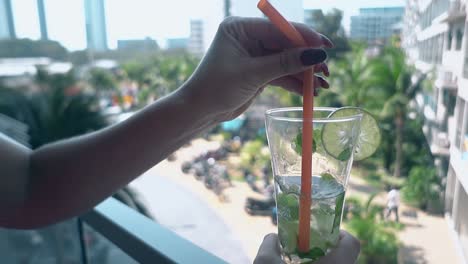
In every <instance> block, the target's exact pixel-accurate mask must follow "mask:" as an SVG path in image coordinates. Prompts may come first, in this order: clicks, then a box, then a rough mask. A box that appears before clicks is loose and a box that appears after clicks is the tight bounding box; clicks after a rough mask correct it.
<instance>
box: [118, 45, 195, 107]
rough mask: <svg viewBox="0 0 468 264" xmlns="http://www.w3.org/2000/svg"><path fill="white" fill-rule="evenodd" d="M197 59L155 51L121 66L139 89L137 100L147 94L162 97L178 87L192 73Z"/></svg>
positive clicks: (145, 96)
mask: <svg viewBox="0 0 468 264" xmlns="http://www.w3.org/2000/svg"><path fill="white" fill-rule="evenodd" d="M197 64H198V59H197V58H195V57H193V56H191V55H189V54H185V53H180V54H168V53H167V54H166V53H157V54H155V55H153V56H149V57H147V58H144V59H139V60H133V61H128V62H125V63H124V64H123V65H122V68H123V70H124V72H125V73H126V75H127V76H128V78H129V79H130V80H133V81H135V82H136V83H137V84H138V87H139V89H140V93H141V94H140V95H139V101H140V102H146V101H147V99H148V98H149V96H154V97H162V96H164V95H166V94H168V93H170V92H172V91H174V90H176V89H177V88H179V87H180V86H181V85H182V84H183V83H184V82H185V81H186V80H187V79H188V78H189V77H190V75H191V74H192V73H193V71H194V70H195V68H196V66H197Z"/></svg>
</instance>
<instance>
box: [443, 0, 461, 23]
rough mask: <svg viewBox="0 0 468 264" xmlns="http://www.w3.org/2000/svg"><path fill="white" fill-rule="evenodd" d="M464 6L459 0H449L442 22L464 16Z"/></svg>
mask: <svg viewBox="0 0 468 264" xmlns="http://www.w3.org/2000/svg"><path fill="white" fill-rule="evenodd" d="M465 16H466V6H465V3H462V2H461V1H460V0H455V1H450V5H449V8H448V10H447V13H446V16H445V17H444V18H445V19H444V20H443V22H453V21H457V20H460V19H463V18H465Z"/></svg>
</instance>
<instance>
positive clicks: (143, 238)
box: [80, 198, 226, 264]
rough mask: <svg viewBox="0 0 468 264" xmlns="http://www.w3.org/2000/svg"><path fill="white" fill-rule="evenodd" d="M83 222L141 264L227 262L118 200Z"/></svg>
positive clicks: (107, 202)
mask: <svg viewBox="0 0 468 264" xmlns="http://www.w3.org/2000/svg"><path fill="white" fill-rule="evenodd" d="M80 220H81V221H80V222H82V223H86V224H87V225H88V226H90V227H91V228H92V229H93V230H95V231H96V232H98V233H100V235H102V236H103V237H105V238H107V239H108V240H109V241H110V242H112V243H113V244H115V245H116V246H117V247H119V248H120V249H121V250H122V251H123V252H124V253H125V254H126V255H128V256H129V257H130V258H132V259H134V260H135V261H136V262H137V263H215V264H216V263H226V262H225V261H224V260H222V259H220V258H218V257H216V256H214V255H212V254H211V253H209V252H207V251H205V250H203V249H201V248H199V247H198V246H196V245H194V244H192V243H191V242H189V241H187V240H185V239H183V238H181V237H179V236H178V235H176V234H175V233H173V232H172V231H169V230H168V229H166V228H164V227H162V226H161V225H159V224H157V223H155V222H154V221H152V220H150V219H148V218H146V217H145V216H143V215H141V214H139V213H137V212H136V211H134V210H133V209H131V208H129V207H128V206H126V205H124V204H122V203H121V202H119V201H117V200H115V199H114V198H109V199H107V200H105V201H104V202H102V203H101V204H99V205H98V206H96V207H95V208H94V209H93V210H92V211H91V212H89V213H87V214H85V215H83V216H81V217H80ZM82 226H83V225H81V227H82ZM82 230H83V228H81V231H80V233H81V237H82V239H81V241H82V243H81V247H82V260H83V261H82V263H83V264H87V263H89V262H88V259H89V258H88V255H89V254H88V253H87V250H86V247H85V243H84V239H83V232H82Z"/></svg>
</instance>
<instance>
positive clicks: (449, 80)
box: [436, 69, 458, 89]
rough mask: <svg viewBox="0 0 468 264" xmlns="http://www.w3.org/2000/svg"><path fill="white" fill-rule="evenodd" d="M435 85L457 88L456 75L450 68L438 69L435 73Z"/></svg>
mask: <svg viewBox="0 0 468 264" xmlns="http://www.w3.org/2000/svg"><path fill="white" fill-rule="evenodd" d="M436 86H438V87H441V88H447V89H457V87H458V83H457V76H455V75H454V74H453V72H452V71H450V70H446V69H440V70H439V71H438V74H437V80H436Z"/></svg>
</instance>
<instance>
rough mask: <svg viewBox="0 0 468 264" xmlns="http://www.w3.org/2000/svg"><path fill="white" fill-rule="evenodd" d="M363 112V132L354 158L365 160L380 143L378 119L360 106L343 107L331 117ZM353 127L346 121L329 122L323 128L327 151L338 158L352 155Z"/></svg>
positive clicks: (323, 140) (323, 138)
mask: <svg viewBox="0 0 468 264" xmlns="http://www.w3.org/2000/svg"><path fill="white" fill-rule="evenodd" d="M356 114H362V120H361V132H360V134H359V137H358V139H357V144H356V148H355V151H354V160H363V159H365V158H368V157H370V156H371V155H372V154H374V152H375V151H376V150H377V148H378V147H379V145H380V138H381V135H380V128H379V125H378V124H377V120H375V118H374V117H373V116H372V114H370V113H369V112H367V111H366V110H364V109H361V108H358V107H342V108H340V109H338V110H336V111H334V112H333V113H331V114H330V115H329V116H328V117H329V118H343V117H349V116H353V115H356ZM351 129H352V127H350V126H349V124H347V123H346V122H344V123H341V122H336V123H327V124H325V125H324V126H323V129H322V144H323V147H324V149H325V151H326V152H327V153H328V154H329V155H331V156H332V157H334V158H336V159H338V160H343V161H344V160H347V159H348V158H349V156H350V155H351V152H350V150H351V148H350V142H349V139H350V135H349V133H352V131H351Z"/></svg>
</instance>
